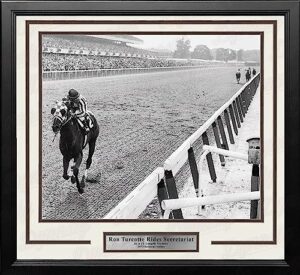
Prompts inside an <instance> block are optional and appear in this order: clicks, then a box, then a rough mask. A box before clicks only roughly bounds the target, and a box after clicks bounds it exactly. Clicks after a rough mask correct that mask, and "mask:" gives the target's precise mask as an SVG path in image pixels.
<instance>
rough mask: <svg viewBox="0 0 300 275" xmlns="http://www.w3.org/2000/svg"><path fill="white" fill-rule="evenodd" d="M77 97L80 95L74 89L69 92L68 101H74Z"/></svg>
mask: <svg viewBox="0 0 300 275" xmlns="http://www.w3.org/2000/svg"><path fill="white" fill-rule="evenodd" d="M79 96H80V94H79V93H78V92H77V91H76V90H75V89H71V90H69V99H70V100H71V101H76V100H77V99H78V98H79Z"/></svg>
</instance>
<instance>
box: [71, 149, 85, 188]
mask: <svg viewBox="0 0 300 275" xmlns="http://www.w3.org/2000/svg"><path fill="white" fill-rule="evenodd" d="M74 161H75V165H74V167H73V174H74V176H75V179H76V186H77V189H78V192H79V193H80V194H82V193H83V187H82V186H80V182H79V179H78V174H79V167H80V164H81V162H82V152H80V153H79V154H78V156H77V157H76V158H74Z"/></svg>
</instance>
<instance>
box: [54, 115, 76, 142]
mask: <svg viewBox="0 0 300 275" xmlns="http://www.w3.org/2000/svg"><path fill="white" fill-rule="evenodd" d="M73 117H74V116H72V115H71V116H69V118H68V119H67V120H66V121H65V122H64V123H62V124H61V126H60V127H59V129H58V131H57V132H56V133H55V134H54V137H53V140H52V142H54V140H55V138H56V136H57V134H58V132H59V131H60V130H61V128H62V127H64V126H65V125H66V124H67V123H68V122H69V121H70V120H71V119H72V118H73ZM55 118H57V119H59V120H61V118H60V117H58V116H57V117H55Z"/></svg>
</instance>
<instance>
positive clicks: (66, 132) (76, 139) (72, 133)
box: [51, 101, 99, 194]
mask: <svg viewBox="0 0 300 275" xmlns="http://www.w3.org/2000/svg"><path fill="white" fill-rule="evenodd" d="M51 114H52V115H53V125H52V130H53V132H54V133H55V134H57V133H58V132H60V140H59V149H60V152H61V153H62V155H63V167H64V173H63V178H64V179H65V180H68V179H69V178H70V176H69V175H68V168H69V163H70V160H72V159H73V160H74V162H75V165H74V166H72V167H71V168H72V170H73V175H72V176H71V181H72V183H75V182H76V186H77V189H78V192H79V193H80V194H82V193H83V192H84V187H85V180H86V177H87V172H88V169H89V168H90V166H91V164H92V157H93V154H94V151H95V145H96V140H97V138H98V135H99V125H98V123H97V120H96V118H95V117H94V115H93V114H91V113H89V115H90V117H91V120H92V122H93V128H92V129H91V130H90V131H89V133H88V135H87V137H86V141H85V132H84V130H83V129H81V127H80V126H79V123H78V122H77V119H76V118H75V117H74V116H72V115H71V114H70V112H69V109H68V107H67V105H66V103H65V102H64V101H61V102H57V104H56V106H55V108H52V109H51ZM87 144H88V145H89V155H88V158H87V161H86V170H85V173H84V175H83V177H82V180H81V182H79V179H78V174H79V166H80V164H81V162H82V157H83V153H82V151H83V149H84V147H85V146H86V145H87Z"/></svg>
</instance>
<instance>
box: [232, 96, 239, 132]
mask: <svg viewBox="0 0 300 275" xmlns="http://www.w3.org/2000/svg"><path fill="white" fill-rule="evenodd" d="M232 104H233V110H234V116H235V119H236V123H237V126H238V128H241V123H240V118H239V114H238V110H237V107H236V101H235V100H234V101H233V103H232Z"/></svg>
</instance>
